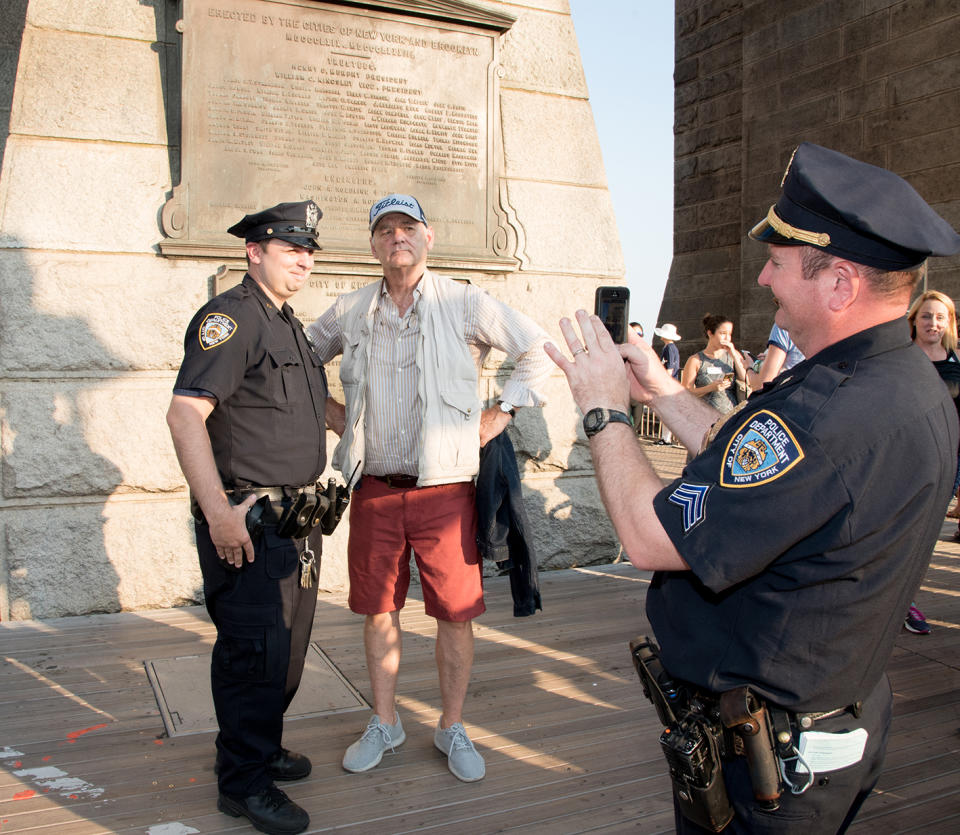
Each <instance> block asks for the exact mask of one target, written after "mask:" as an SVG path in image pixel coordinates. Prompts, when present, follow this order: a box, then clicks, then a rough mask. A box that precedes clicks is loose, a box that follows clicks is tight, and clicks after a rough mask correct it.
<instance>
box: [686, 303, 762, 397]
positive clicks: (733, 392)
mask: <svg viewBox="0 0 960 835" xmlns="http://www.w3.org/2000/svg"><path fill="white" fill-rule="evenodd" d="M702 324H703V335H704V336H705V337H706V338H707V344H706V346H704V349H703V350H702V351H698V352H697V353H696V354H694V355H693V356H692V357H690V358H689V359H688V360H687V362H686V365H684V366H683V374H682V375H681V377H680V382H681V383H682V384H683V385H684V386H685V387H686V388H688V389H689V390H690V391H692V392H693V393H694V394H695V395H697V397H702V398H704V399H705V400H706V401H707V402H708V403H709V404H710V405H711V406H713V408H715V409H716V410H717V411H718V412H720V414H724V415H725V414H727V412H729V411H731V410H733V408H734V407H735V406H736V405H737V386H738V385H739V386H741V387H743V386H745V384H746V379H747V372H746V369H745V368H744V365H743V357H742V356H741V355H740V352H739V351H738V350H737V349H736V348H735V347H734V346H733V322H732V321H731V320H730V317H728V316H724V315H722V314H719V313H717V314H714V313H708V314H707V315H706V316H704V317H703V320H702Z"/></svg>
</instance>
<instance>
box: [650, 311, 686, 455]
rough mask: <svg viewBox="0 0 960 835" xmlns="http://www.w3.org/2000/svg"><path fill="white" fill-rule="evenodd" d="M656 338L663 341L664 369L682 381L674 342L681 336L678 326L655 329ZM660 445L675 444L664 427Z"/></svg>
mask: <svg viewBox="0 0 960 835" xmlns="http://www.w3.org/2000/svg"><path fill="white" fill-rule="evenodd" d="M653 333H654V336H659V337H660V338H661V339H662V340H663V350H662V351H661V352H660V362H662V363H663V367H664V368H666V369H667V371H669V372H670V376H671V377H673V379H674V380H679V379H680V351H679V350H678V349H677V346H676V345H674V344H673V343H674V342H679V341H680V339H681V336H680V334H679V333H677V326H676V325H674V324H672V323H671V322H667V323H666V324H664V325H662V326H661V327H659V328H654V329H653ZM657 443H659V444H672V443H673V433H672V432H671V431H670V430H669V429H667V427H666V426H665V425H664V426H663V431H662V433H661V436H660V440H659V441H657Z"/></svg>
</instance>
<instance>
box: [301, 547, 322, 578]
mask: <svg viewBox="0 0 960 835" xmlns="http://www.w3.org/2000/svg"><path fill="white" fill-rule="evenodd" d="M319 576H320V572H319V571H317V555H316V554H314V553H313V551H312V550H311V549H310V541H309V540H307V539H304V540H303V553H302V554H300V588H302V589H310V588H313V584H314V583H315V582H316V581H317V579H318V578H319Z"/></svg>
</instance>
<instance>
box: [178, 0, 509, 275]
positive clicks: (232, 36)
mask: <svg viewBox="0 0 960 835" xmlns="http://www.w3.org/2000/svg"><path fill="white" fill-rule="evenodd" d="M182 29H183V37H184V42H183V54H184V60H183V93H182V102H183V104H182V118H183V148H182V165H181V168H182V171H183V176H182V181H181V184H180V185H179V186H178V187H177V188H176V189H175V190H174V196H173V198H172V199H171V200H170V201H169V203H168V204H167V206H166V207H165V209H164V216H163V222H164V231H165V232H166V234H167V235H168V239H167V240H166V241H165V242H163V243H162V244H161V249H162V251H163V252H164V253H166V254H178V253H185V254H190V255H203V254H211V255H220V254H222V253H223V250H224V248H230V247H232V248H234V249H235V248H236V241H235V240H233V239H231V237H230V236H228V235H227V234H226V232H225V231H224V230H226V229H227V228H228V227H229V226H230V225H231V224H232V223H234V222H235V221H236V220H237V218H238V217H239V216H240V215H242V214H243V213H246V212H251V211H256V210H258V209H260V208H263V207H264V206H269V205H272V204H273V203H277V202H280V201H283V200H303V199H307V198H313V199H314V200H316V201H317V203H319V204H320V206H321V208H322V209H323V212H324V216H323V220H322V221H321V224H320V230H321V240H322V242H323V246H324V251H325V252H328V251H342V252H344V253H348V252H351V251H354V252H362V253H367V252H368V248H367V241H368V233H367V229H366V218H367V211H368V209H369V206H370V204H371V203H372V202H373V201H374V200H375V199H376V198H377V197H379V196H382V195H383V194H385V193H387V192H389V191H399V192H409V193H412V194H415V195H417V197H418V198H419V199H420V200H421V203H422V204H423V205H424V208H425V210H426V211H427V215H428V220H429V221H430V223H431V224H432V225H433V227H434V229H435V230H436V233H437V235H436V239H437V245H436V248H435V253H436V254H437V255H440V256H448V257H454V258H464V259H470V258H474V259H489V260H494V259H497V258H501V259H503V258H509V257H511V256H514V255H515V254H516V252H515V250H516V249H517V247H516V244H515V241H516V237H515V235H514V234H513V233H512V231H511V230H510V229H509V228H506V229H505V227H509V223H508V221H507V216H508V211H509V210H508V207H506V208H505V207H503V206H502V203H503V196H502V195H501V194H500V190H499V189H498V188H497V186H496V183H497V174H498V171H499V158H498V152H499V145H498V141H497V136H498V131H499V127H498V124H497V120H496V110H495V93H496V73H497V69H498V58H499V32H497V31H495V30H492V29H484V28H482V27H477V26H467V25H462V24H457V23H446V22H440V21H436V20H426V19H423V18H418V17H414V16H401V15H398V14H390V13H386V12H383V11H373V10H369V9H355V8H350V7H346V6H338V5H335V4H329V3H318V2H310V0H290V1H289V2H276V0H271V2H265V0H185V2H184V19H183V24H182ZM511 241H512V242H513V249H514V252H511V251H510V248H511Z"/></svg>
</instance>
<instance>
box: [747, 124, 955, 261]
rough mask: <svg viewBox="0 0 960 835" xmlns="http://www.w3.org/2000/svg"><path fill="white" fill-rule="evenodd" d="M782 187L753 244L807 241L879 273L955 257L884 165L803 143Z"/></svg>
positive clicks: (951, 236) (931, 214)
mask: <svg viewBox="0 0 960 835" xmlns="http://www.w3.org/2000/svg"><path fill="white" fill-rule="evenodd" d="M781 186H782V192H781V194H780V199H779V200H777V202H776V204H775V205H773V206H771V207H770V211H769V212H768V213H767V216H766V217H765V218H764V219H763V220H761V221H760V222H759V223H758V224H757V225H756V226H754V227H753V229H751V230H750V233H749V234H750V237H751V238H753V239H754V240H756V241H762V242H764V243H769V244H777V245H780V246H798V245H801V244H807V245H809V246H812V247H816V248H817V249H822V250H824V251H825V252H829V253H830V254H831V255H836V256H838V257H839V258H846V259H848V260H850V261H854V262H856V263H858V264H865V265H866V266H869V267H876V268H877V269H881V270H886V271H896V270H906V269H910V268H911V267H916V266H917V265H919V264H921V263H923V261H925V260H926V259H927V258H928V257H929V256H931V255H954V254H956V253H957V252H960V235H957V233H956V232H955V231H954V230H953V229H952V228H951V226H950V224H948V223H947V222H946V221H945V220H944V219H943V218H942V217H940V215H938V214H937V213H936V212H935V211H934V210H933V209H932V208H930V206H929V205H927V202H926V201H925V200H924V199H923V198H922V197H921V196H920V195H919V194H917V192H916V191H915V190H914V188H913V186H911V185H910V184H909V183H908V182H907V181H906V180H904V179H903V178H902V177H898V176H897V175H896V174H894V173H893V172H892V171H887V170H886V169H885V168H878V167H877V166H875V165H869V164H868V163H865V162H860V161H859V160H855V159H852V158H851V157H848V156H846V155H845V154H841V153H839V152H837V151H831V150H830V149H829V148H822V147H820V146H819V145H814V144H812V143H810V142H804V143H802V144H801V145H800V146H799V147H798V148H797V149H796V150H795V151H794V152H793V156H792V157H791V159H790V162H789V163H788V165H787V170H786V172H785V173H784V175H783V181H782V182H781Z"/></svg>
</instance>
